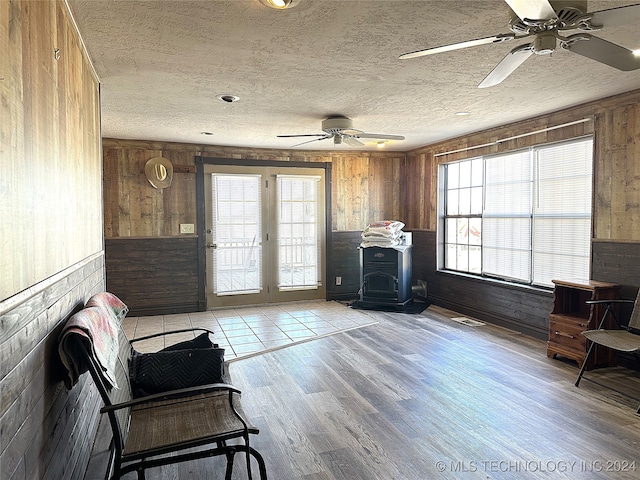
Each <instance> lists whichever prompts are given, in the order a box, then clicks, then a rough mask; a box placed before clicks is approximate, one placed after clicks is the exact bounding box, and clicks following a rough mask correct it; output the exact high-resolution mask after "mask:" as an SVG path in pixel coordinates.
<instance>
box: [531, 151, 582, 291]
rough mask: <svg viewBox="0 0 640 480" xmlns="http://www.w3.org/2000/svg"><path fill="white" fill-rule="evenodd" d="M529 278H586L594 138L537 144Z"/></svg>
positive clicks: (543, 280) (538, 280)
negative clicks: (530, 274) (543, 144)
mask: <svg viewBox="0 0 640 480" xmlns="http://www.w3.org/2000/svg"><path fill="white" fill-rule="evenodd" d="M535 153H536V155H535V176H536V187H537V188H536V192H535V197H534V209H533V259H534V264H533V283H534V284H538V285H548V286H552V285H553V284H552V282H551V280H553V279H556V278H559V279H563V278H564V279H571V278H578V279H588V278H589V267H590V262H589V259H590V246H591V208H592V170H593V161H592V157H593V139H591V138H588V139H581V140H579V141H572V142H570V143H562V144H557V145H549V146H543V147H539V148H537V149H536V152H535Z"/></svg>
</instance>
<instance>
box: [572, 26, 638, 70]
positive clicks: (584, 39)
mask: <svg viewBox="0 0 640 480" xmlns="http://www.w3.org/2000/svg"><path fill="white" fill-rule="evenodd" d="M562 47H563V48H566V49H567V50H570V51H572V52H573V53H577V54H578V55H582V56H583V57H587V58H590V59H592V60H595V61H597V62H600V63H604V64H605V65H609V66H610V67H613V68H617V69H618V70H623V71H626V72H628V71H630V70H636V69H637V68H640V56H639V55H634V53H633V51H632V50H629V49H628V48H625V47H622V46H620V45H616V44H615V43H611V42H607V41H606V40H603V39H602V38H599V37H594V36H593V35H589V34H588V33H577V34H575V35H571V36H569V37H567V41H566V42H562Z"/></svg>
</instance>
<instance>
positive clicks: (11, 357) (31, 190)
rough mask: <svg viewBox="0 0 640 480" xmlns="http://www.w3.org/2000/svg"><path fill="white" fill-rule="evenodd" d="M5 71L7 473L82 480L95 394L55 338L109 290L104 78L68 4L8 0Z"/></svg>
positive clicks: (2, 430) (1, 14) (0, 90)
mask: <svg viewBox="0 0 640 480" xmlns="http://www.w3.org/2000/svg"><path fill="white" fill-rule="evenodd" d="M56 51H57V53H58V56H59V58H58V59H56ZM0 72H1V73H0V99H1V101H0V118H1V121H0V156H1V164H2V171H1V172H0V229H1V231H0V259H1V260H0V426H1V427H0V478H2V480H25V479H42V478H51V479H54V478H55V479H79V480H80V479H82V478H83V476H84V472H85V468H86V464H87V461H88V457H89V453H90V449H91V445H92V440H93V433H94V431H95V428H96V422H97V414H98V410H97V406H98V404H97V391H96V390H95V388H93V387H91V386H90V385H89V384H87V383H85V380H82V381H81V382H80V383H79V384H78V385H77V386H76V387H75V388H73V389H72V390H71V391H67V390H66V388H65V387H64V386H63V384H62V382H61V381H60V380H61V378H62V377H61V372H60V368H59V358H58V354H57V339H58V334H59V332H60V328H61V326H62V323H63V322H64V321H65V320H66V319H67V318H68V317H69V316H70V315H71V314H72V313H73V312H74V311H76V309H77V308H79V307H80V306H82V305H83V304H84V302H85V300H87V299H88V297H89V296H90V295H91V294H93V293H96V292H98V291H101V290H104V288H105V270H104V252H103V247H102V245H103V238H102V228H103V221H102V164H101V160H100V159H101V147H100V129H99V125H100V119H99V88H98V80H97V79H96V77H95V75H94V73H93V70H92V68H91V64H90V62H89V61H88V58H87V56H86V55H85V52H84V50H83V48H82V44H81V40H80V36H79V34H78V32H77V31H76V29H75V27H74V25H73V22H72V19H71V16H70V14H69V11H68V9H67V6H66V3H65V2H64V1H61V0H60V1H57V0H52V1H38V2H35V1H28V0H13V1H0Z"/></svg>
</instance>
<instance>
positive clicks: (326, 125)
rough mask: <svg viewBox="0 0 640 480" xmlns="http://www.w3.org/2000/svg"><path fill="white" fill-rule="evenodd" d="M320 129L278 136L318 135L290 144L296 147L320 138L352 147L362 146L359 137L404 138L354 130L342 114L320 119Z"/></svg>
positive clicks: (377, 138) (350, 122) (379, 138)
mask: <svg viewBox="0 0 640 480" xmlns="http://www.w3.org/2000/svg"><path fill="white" fill-rule="evenodd" d="M322 131H323V132H324V133H309V134H303V135H278V138H294V137H318V138H314V139H313V140H308V141H306V142H302V143H297V144H295V145H292V146H291V148H293V147H298V146H300V145H304V144H306V143H311V142H318V141H320V140H327V139H329V138H333V143H334V144H335V145H340V144H342V143H343V142H344V143H346V144H347V145H351V146H352V147H360V146H364V143H362V142H361V141H360V140H359V139H361V138H362V139H372V140H380V141H382V140H404V137H403V136H401V135H386V134H383V133H365V132H363V131H361V130H355V129H354V128H353V120H351V119H350V118H347V117H344V116H342V115H333V116H331V117H329V118H327V119H325V120H323V121H322Z"/></svg>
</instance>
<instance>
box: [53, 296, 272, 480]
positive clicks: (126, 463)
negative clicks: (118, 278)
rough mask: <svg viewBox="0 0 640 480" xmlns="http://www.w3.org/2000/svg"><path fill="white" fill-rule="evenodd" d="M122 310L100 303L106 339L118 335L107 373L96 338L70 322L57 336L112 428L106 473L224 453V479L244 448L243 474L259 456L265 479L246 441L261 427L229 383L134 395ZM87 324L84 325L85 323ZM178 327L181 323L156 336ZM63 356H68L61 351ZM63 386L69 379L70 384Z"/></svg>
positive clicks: (140, 476) (142, 469)
mask: <svg viewBox="0 0 640 480" xmlns="http://www.w3.org/2000/svg"><path fill="white" fill-rule="evenodd" d="M98 295H110V297H107V298H108V299H109V300H110V301H112V302H113V301H114V300H113V298H116V297H114V296H111V294H98ZM103 298H104V297H103ZM92 300H93V297H92V299H90V301H89V302H87V305H90V303H93V304H94V305H95V304H96V302H95V301H94V302H92ZM98 300H100V299H98ZM116 300H117V298H116ZM118 301H119V300H118ZM97 304H98V305H100V304H101V302H100V301H98V302H97ZM122 305H123V306H124V304H122ZM90 308H93V307H90ZM98 308H99V307H98ZM85 310H86V308H85ZM96 312H97V310H91V314H92V315H93V314H96ZM126 312H127V309H126V306H124V308H123V309H118V308H115V309H111V310H109V309H108V308H102V310H101V313H100V315H109V316H110V319H109V320H110V324H111V326H112V327H113V331H112V335H113V338H112V337H111V334H109V335H107V337H108V338H107V340H115V341H116V342H117V358H115V357H116V355H115V354H114V358H115V367H112V368H113V372H107V373H108V374H107V373H105V370H106V369H105V365H103V362H101V360H103V358H101V355H99V354H97V353H96V348H95V343H96V342H93V341H92V338H87V335H85V334H83V333H82V332H81V331H71V330H73V329H72V328H68V329H67V327H65V329H64V330H63V333H62V335H61V342H60V351H61V358H63V363H65V365H69V362H70V361H72V362H75V365H71V366H70V367H68V368H69V371H70V372H71V371H72V370H74V368H75V369H77V371H76V375H80V374H83V373H84V372H86V371H88V372H89V373H90V375H91V377H92V379H93V381H94V383H95V384H96V386H97V388H98V390H99V392H100V396H101V398H102V401H103V403H104V406H103V407H102V409H101V410H100V412H101V413H102V414H105V415H107V417H108V420H109V425H110V427H111V433H112V440H111V445H110V451H111V458H110V459H109V469H110V470H111V477H110V478H111V479H119V478H121V477H122V476H123V475H125V474H126V473H128V472H132V471H135V472H137V474H138V479H139V480H143V479H144V478H145V474H144V472H145V470H146V469H148V468H153V467H159V466H162V465H168V464H173V463H180V462H185V461H190V460H194V459H200V458H207V457H212V456H218V455H225V456H226V460H227V463H226V472H225V479H227V480H230V479H231V476H232V472H233V462H234V456H235V454H236V453H237V452H244V453H245V454H246V465H247V474H248V478H249V479H251V478H252V473H251V463H252V462H251V458H252V457H253V458H254V459H255V460H256V462H257V465H258V469H259V473H260V478H261V479H262V480H266V479H267V473H266V468H265V464H264V460H263V458H262V456H261V455H260V454H259V453H258V452H257V451H256V450H255V449H253V448H252V447H250V443H249V437H250V435H256V434H258V432H259V431H258V429H257V428H256V427H254V426H252V425H250V424H249V423H248V422H247V420H246V419H245V418H246V417H245V415H244V413H243V411H242V407H241V405H240V393H241V392H240V390H238V389H237V388H235V387H234V386H232V385H230V384H228V383H215V384H209V385H198V386H193V387H189V388H183V389H179V390H173V391H167V392H162V393H156V394H153V395H148V396H144V397H140V398H134V396H133V394H132V388H131V384H130V379H129V365H130V360H131V357H132V353H133V352H134V350H133V347H132V343H133V342H135V340H134V341H130V340H129V339H128V338H127V336H126V334H125V333H124V330H123V329H122V320H123V318H124V316H125V315H126ZM87 313H89V312H84V314H83V311H81V312H78V314H76V315H78V316H83V317H82V318H83V319H84V320H86V319H87V318H88V316H87V315H86V314H87ZM74 317H76V316H75V315H74V316H73V317H71V318H70V319H69V321H68V323H67V325H71V324H72V323H73V321H74V320H75V319H74ZM89 319H90V321H91V322H92V323H94V324H95V323H99V322H100V321H104V320H105V318H103V317H102V318H100V319H99V320H97V321H96V319H95V315H94V317H89ZM92 327H93V326H92V325H89V328H92ZM67 330H68V331H67ZM76 330H77V329H76ZM195 330H205V329H195ZM65 331H67V332H65ZM184 331H186V330H178V331H174V332H166V333H164V334H158V335H155V336H159V335H169V334H172V333H178V332H184ZM94 333H95V332H94ZM99 335H104V331H101V332H100V333H99V334H96V340H97V337H98V336H99ZM145 338H149V337H145ZM65 356H70V357H73V358H71V359H69V358H66V359H65V358H64V357H65ZM76 381H77V380H76ZM111 381H115V382H116V384H117V388H116V387H113V386H112V385H111V383H110V382H111ZM71 383H73V382H71ZM67 386H68V387H70V388H72V387H73V385H69V384H67ZM236 439H237V440H236ZM230 440H234V444H229V443H228V442H229V441H230Z"/></svg>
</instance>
